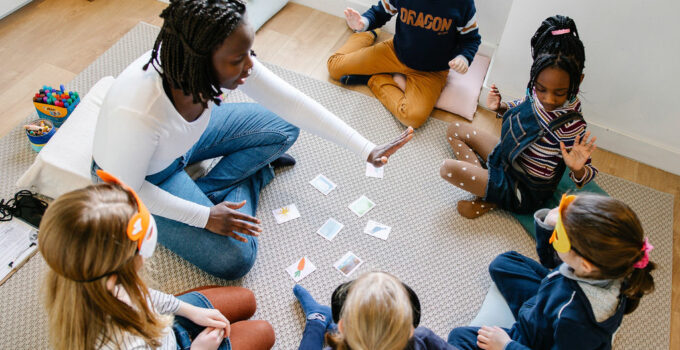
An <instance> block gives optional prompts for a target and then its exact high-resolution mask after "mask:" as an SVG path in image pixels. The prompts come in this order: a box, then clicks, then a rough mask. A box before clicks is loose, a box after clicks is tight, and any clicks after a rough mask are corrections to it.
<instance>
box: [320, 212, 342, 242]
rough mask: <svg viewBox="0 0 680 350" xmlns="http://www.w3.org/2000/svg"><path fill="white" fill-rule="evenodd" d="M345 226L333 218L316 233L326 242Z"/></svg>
mask: <svg viewBox="0 0 680 350" xmlns="http://www.w3.org/2000/svg"><path fill="white" fill-rule="evenodd" d="M343 227H345V225H343V224H341V223H340V222H338V221H337V220H335V219H333V218H329V219H328V220H326V223H325V224H323V226H321V228H319V229H318V230H317V231H316V233H318V234H320V235H321V236H322V237H323V238H325V239H327V240H329V241H330V240H332V239H333V237H335V236H336V235H337V234H338V232H340V230H342V228H343Z"/></svg>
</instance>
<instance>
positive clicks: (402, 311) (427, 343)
mask: <svg viewBox="0 0 680 350" xmlns="http://www.w3.org/2000/svg"><path fill="white" fill-rule="evenodd" d="M293 292H294V293H295V296H296V297H297V299H298V300H299V301H300V305H301V306H302V310H303V311H304V313H305V315H306V318H307V323H306V325H305V331H304V333H303V336H302V342H301V343H300V347H299V349H300V350H319V349H334V350H350V349H351V350H401V349H414V350H425V349H437V350H439V349H441V350H444V349H447V350H455V349H456V348H455V347H453V346H451V345H449V344H447V343H446V342H445V341H444V340H443V339H441V338H440V337H439V336H437V335H436V334H434V332H432V331H431V330H429V329H427V328H425V327H418V324H419V322H420V302H419V301H418V297H417V296H416V294H415V292H413V290H412V289H411V288H409V287H408V286H406V285H405V284H403V283H402V282H401V281H399V279H397V278H396V277H394V276H392V275H390V274H388V273H384V272H370V273H366V274H364V275H362V276H361V277H359V278H358V279H356V280H355V281H352V282H348V283H345V284H343V285H340V286H339V287H338V288H337V289H336V290H335V292H334V293H333V298H332V299H333V300H332V305H333V309H332V310H331V308H330V307H328V306H324V305H320V304H319V303H317V302H316V301H315V300H314V298H313V297H312V296H311V295H310V294H309V292H307V290H306V289H304V288H303V287H302V286H300V285H296V286H295V287H294V288H293ZM331 318H333V319H335V320H338V323H337V330H336V329H335V328H336V327H335V325H334V324H333V323H332V320H331ZM327 330H330V331H329V332H328V333H327ZM324 335H325V339H326V341H327V343H328V345H329V347H328V348H324V347H323V346H324Z"/></svg>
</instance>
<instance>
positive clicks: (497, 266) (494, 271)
mask: <svg viewBox="0 0 680 350" xmlns="http://www.w3.org/2000/svg"><path fill="white" fill-rule="evenodd" d="M520 256H521V254H520V253H518V252H516V251H514V250H513V251H509V252H505V253H503V254H500V255H498V256H497V257H496V258H495V259H493V261H492V262H491V264H489V275H490V276H491V279H492V280H494V281H495V277H496V276H497V275H498V274H500V273H502V272H503V271H507V270H508V266H512V265H514V264H516V263H517V261H518V260H521V258H520Z"/></svg>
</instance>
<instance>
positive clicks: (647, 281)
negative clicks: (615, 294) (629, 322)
mask: <svg viewBox="0 0 680 350" xmlns="http://www.w3.org/2000/svg"><path fill="white" fill-rule="evenodd" d="M655 268H656V264H654V263H653V262H649V263H648V264H647V266H646V267H644V268H641V269H638V268H635V269H633V272H631V274H630V275H629V276H628V278H626V279H625V280H624V281H623V286H622V288H621V294H623V295H625V296H626V298H627V299H628V301H627V303H626V310H625V313H626V314H629V313H631V312H633V311H635V309H637V307H638V305H639V304H640V299H641V298H642V297H643V296H644V295H645V294H649V293H651V292H653V291H654V277H653V276H652V274H651V272H652V271H653V270H654V269H655Z"/></svg>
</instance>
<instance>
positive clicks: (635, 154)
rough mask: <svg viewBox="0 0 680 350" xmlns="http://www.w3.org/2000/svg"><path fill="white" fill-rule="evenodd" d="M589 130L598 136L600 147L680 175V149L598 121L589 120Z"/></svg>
mask: <svg viewBox="0 0 680 350" xmlns="http://www.w3.org/2000/svg"><path fill="white" fill-rule="evenodd" d="M588 130H590V131H591V132H592V133H593V134H594V135H595V136H597V142H596V143H597V146H598V147H599V148H602V149H605V150H607V151H610V152H612V153H616V154H619V155H622V156H624V157H628V158H630V159H633V160H636V161H638V162H640V163H643V164H647V165H651V166H653V167H655V168H659V169H661V170H664V171H667V172H669V173H672V174H675V175H680V150H677V149H672V148H669V147H668V146H665V145H660V144H658V143H656V142H654V141H653V140H647V139H642V138H640V137H639V136H637V135H630V134H628V133H625V132H622V131H618V130H613V129H611V128H608V127H606V126H602V125H599V124H597V123H592V122H589V123H588Z"/></svg>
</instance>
